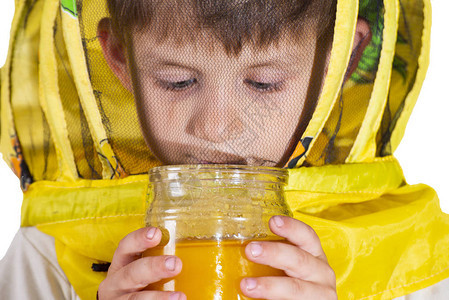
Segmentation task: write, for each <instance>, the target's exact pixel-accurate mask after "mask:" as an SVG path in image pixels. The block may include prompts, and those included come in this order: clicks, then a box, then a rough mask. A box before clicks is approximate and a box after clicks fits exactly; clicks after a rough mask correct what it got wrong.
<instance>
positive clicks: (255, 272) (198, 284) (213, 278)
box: [144, 240, 285, 300]
mask: <svg viewBox="0 0 449 300" xmlns="http://www.w3.org/2000/svg"><path fill="white" fill-rule="evenodd" d="M248 243H249V241H245V242H242V241H238V240H231V241H214V240H204V241H202V240H185V241H177V242H176V244H175V245H173V246H170V245H168V246H165V247H156V248H154V249H149V250H148V251H146V252H145V253H144V256H149V255H151V256H157V255H176V256H178V257H179V258H180V259H181V260H182V264H183V267H182V271H181V273H180V274H179V275H178V276H176V277H175V278H174V279H168V280H164V281H161V282H159V283H155V284H151V285H150V286H148V289H150V290H159V291H180V292H184V293H185V294H186V296H187V299H195V300H201V299H204V300H206V299H207V300H215V299H217V300H218V299H223V300H234V299H249V298H247V297H245V296H243V294H242V292H241V291H240V281H241V280H242V279H243V278H244V277H260V276H285V273H284V272H283V271H281V270H277V269H274V268H271V267H269V266H266V265H261V264H256V263H253V262H251V261H249V260H248V259H247V258H246V255H245V246H246V245H247V244H248Z"/></svg>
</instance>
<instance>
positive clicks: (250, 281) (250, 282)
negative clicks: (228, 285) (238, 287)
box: [246, 278, 257, 291]
mask: <svg viewBox="0 0 449 300" xmlns="http://www.w3.org/2000/svg"><path fill="white" fill-rule="evenodd" d="M256 286H257V280H256V279H254V278H246V289H247V290H248V291H251V290H254V289H255V288H256Z"/></svg>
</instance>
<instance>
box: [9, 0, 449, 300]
mask: <svg viewBox="0 0 449 300" xmlns="http://www.w3.org/2000/svg"><path fill="white" fill-rule="evenodd" d="M379 3H381V4H382V5H379ZM94 12H95V13H94ZM359 15H360V16H363V17H364V18H365V19H367V20H368V21H370V24H371V26H372V32H373V41H372V43H371V45H370V47H368V49H367V50H366V51H365V53H364V58H362V60H361V63H360V64H359V66H358V69H357V71H356V72H355V74H354V75H353V76H352V78H351V80H349V81H346V80H345V74H346V70H347V66H348V63H349V61H350V56H351V51H352V46H353V45H352V42H351V41H352V40H353V36H354V32H355V25H356V21H357V18H358V16H359ZM430 15H431V12H430V3H429V1H428V0H397V1H393V0H391V1H390V0H385V1H384V2H383V3H382V2H381V1H360V3H359V1H357V0H345V1H338V4H337V17H336V24H335V33H334V39H333V48H332V53H331V57H330V64H329V67H328V73H327V77H326V80H325V84H324V86H323V89H322V92H321V96H320V99H319V101H318V104H317V107H316V110H315V112H314V115H313V117H312V119H311V121H310V123H309V125H308V127H307V129H306V131H305V132H304V134H303V138H302V143H299V144H298V145H297V147H296V150H295V151H294V152H293V154H292V155H291V157H290V160H289V162H288V163H287V165H286V167H288V168H289V172H290V180H289V185H288V188H287V197H288V203H289V205H290V207H291V208H292V211H293V212H294V216H295V217H296V218H298V219H300V220H302V221H304V222H306V223H308V224H310V225H311V226H312V227H313V228H314V229H315V230H316V231H317V233H318V235H319V236H320V238H321V241H322V243H323V248H324V250H325V252H326V254H327V256H328V258H329V263H330V264H331V266H332V267H333V268H334V270H335V272H336V274H337V284H338V287H337V291H338V295H339V297H340V298H341V299H363V298H369V299H389V298H393V297H398V296H402V295H405V294H408V293H411V292H413V291H416V290H418V289H421V288H424V287H426V286H429V285H432V284H434V283H436V282H438V281H440V280H442V279H444V278H447V277H449V258H448V256H447V254H446V252H447V249H448V247H449V235H448V232H449V218H448V217H447V215H445V214H443V213H442V212H441V211H440V208H439V203H438V198H437V196H436V194H435V192H434V191H433V190H432V189H431V188H429V187H427V186H424V185H417V186H409V185H407V184H406V182H405V180H404V178H403V174H402V170H401V168H400V166H399V165H398V163H397V161H396V160H395V159H394V158H393V157H392V154H393V152H394V150H395V149H396V148H397V146H398V144H399V141H400V140H401V138H402V136H403V133H404V129H405V125H406V123H407V120H408V118H409V116H410V113H411V110H412V108H413V106H414V104H415V102H416V99H417V96H418V93H419V90H420V88H421V85H422V82H423V80H424V76H425V72H426V69H427V65H428V54H429V38H430V22H431V21H430ZM102 16H107V10H106V4H105V1H102V0H83V1H75V0H61V1H58V0H37V1H36V2H31V1H23V0H16V14H15V18H14V21H13V27H12V28H13V29H12V34H11V37H12V38H11V43H10V51H9V55H8V58H7V62H6V64H5V66H4V67H3V68H2V70H1V71H2V73H1V151H2V153H3V157H4V158H5V160H6V161H7V163H8V164H9V165H10V166H11V168H13V170H14V171H15V172H16V174H17V175H18V176H19V177H20V178H21V182H22V186H23V188H24V190H25V193H24V203H23V206H22V226H37V227H38V228H39V229H40V230H42V231H43V232H45V233H48V234H50V235H52V236H54V237H55V238H56V251H57V256H58V260H59V262H60V264H61V266H62V268H63V270H64V271H65V273H66V274H67V277H68V278H69V280H70V282H71V283H72V284H73V286H74V287H75V290H76V292H77V293H78V294H79V295H80V296H81V297H82V298H83V299H94V298H95V293H96V289H97V287H98V284H99V282H100V281H101V280H102V279H103V278H104V276H105V273H98V272H94V271H92V269H91V266H92V264H93V263H101V262H108V261H111V259H112V255H113V252H114V250H115V248H116V246H117V244H118V242H119V240H120V239H121V238H122V237H123V236H125V235H126V234H127V233H129V232H130V231H132V230H135V229H137V228H139V227H141V226H143V214H144V210H145V204H144V203H145V201H144V200H145V195H146V193H147V191H146V188H147V176H146V175H139V174H145V173H146V171H147V170H148V169H149V168H151V167H153V166H156V165H159V164H160V163H159V162H158V161H157V160H156V158H155V157H154V156H153V155H152V153H151V152H150V151H149V150H148V148H147V147H146V145H145V142H144V139H143V137H142V135H141V133H140V130H139V124H138V121H137V116H136V112H135V107H134V102H133V97H132V95H131V94H130V93H129V92H128V91H127V90H126V89H124V88H123V87H122V86H121V85H120V83H119V81H118V80H117V79H116V78H115V77H114V76H113V74H112V73H111V72H110V71H109V69H108V67H107V65H106V62H105V61H104V59H103V57H102V53H101V49H100V45H99V43H98V40H97V39H96V26H95V24H97V23H98V21H99V19H100V18H101V17H102ZM344 82H346V83H345V84H344ZM106 85H107V86H108V87H109V88H106V87H105V86H106ZM111 86H113V87H114V88H110V87H111ZM112 90H113V91H114V94H111V93H110V92H109V93H108V92H107V91H112ZM117 99H119V100H117ZM124 116H125V117H126V126H125V124H124V122H123V118H124ZM120 120H122V121H120Z"/></svg>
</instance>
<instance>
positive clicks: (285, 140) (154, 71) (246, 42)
mask: <svg viewBox="0 0 449 300" xmlns="http://www.w3.org/2000/svg"><path fill="white" fill-rule="evenodd" d="M139 2H141V1H137V2H136V4H129V5H128V4H125V2H121V1H112V0H111V1H109V2H108V4H109V12H110V14H111V16H110V17H109V18H103V19H102V20H101V21H100V23H99V30H98V37H99V39H100V43H101V45H102V50H103V54H104V57H105V59H106V61H107V62H108V65H109V67H110V68H111V69H112V70H113V72H114V74H115V75H116V77H117V78H118V79H119V80H120V81H121V83H122V86H123V87H124V88H125V89H126V90H127V91H129V92H131V93H132V94H133V95H134V98H135V103H136V107H137V111H138V116H139V119H140V124H141V128H142V132H143V135H144V138H145V140H146V142H147V144H148V146H149V148H150V149H151V151H152V153H153V154H155V155H156V157H157V158H158V159H159V160H160V161H161V162H162V163H164V164H182V163H194V164H195V163H199V164H203V163H226V164H249V165H264V166H281V167H282V166H283V165H284V164H285V163H286V162H287V159H288V158H289V157H290V155H291V154H292V152H293V150H294V147H295V146H296V144H297V143H298V141H299V139H300V137H301V135H302V133H303V131H304V129H305V126H306V125H307V123H308V120H309V119H310V117H311V115H312V113H313V108H314V105H315V103H316V101H317V100H318V96H319V92H320V89H321V86H322V83H323V81H324V76H325V69H326V64H327V57H328V54H329V52H330V48H331V42H332V33H333V23H334V18H335V3H334V1H283V2H282V4H280V3H274V2H273V1H226V2H223V1H166V2H163V3H162V2H160V1H143V2H141V4H138V3H139ZM275 4H276V5H275ZM86 40H87V41H88V40H89V39H88V38H87V37H86ZM86 54H87V56H88V60H89V61H92V60H93V59H101V57H98V58H95V57H94V55H93V54H92V55H91V54H90V53H89V50H88V49H87V51H86ZM97 76H98V75H97ZM94 82H95V80H94ZM102 93H112V92H108V91H100V96H98V97H99V98H101V94H102ZM99 101H100V102H101V100H99ZM108 105H111V104H110V103H108V102H101V105H100V107H101V110H102V114H103V115H104V118H105V119H106V120H110V117H108V115H107V111H111V110H112V109H109V108H108V107H107V106H108ZM107 123H108V124H109V121H108V122H107ZM111 123H112V122H111ZM121 125H122V126H127V125H126V123H125V124H124V123H121ZM108 131H109V132H110V133H111V134H113V133H112V132H111V130H108ZM111 142H112V145H113V146H114V145H115V144H116V143H115V142H114V137H113V136H112V137H111ZM142 154H143V155H145V154H144V153H142ZM144 158H145V157H141V159H144ZM138 160H139V159H138ZM121 162H122V164H123V166H124V167H125V169H126V168H127V165H128V163H127V161H126V160H123V159H121ZM136 171H137V170H136ZM145 171H146V170H145V169H142V170H138V171H137V172H145Z"/></svg>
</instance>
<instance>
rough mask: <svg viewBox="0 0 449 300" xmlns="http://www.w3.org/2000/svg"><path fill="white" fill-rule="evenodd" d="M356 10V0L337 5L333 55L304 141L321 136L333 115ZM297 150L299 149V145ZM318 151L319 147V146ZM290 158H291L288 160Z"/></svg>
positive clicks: (351, 39)
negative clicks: (308, 137)
mask: <svg viewBox="0 0 449 300" xmlns="http://www.w3.org/2000/svg"><path fill="white" fill-rule="evenodd" d="M358 7H359V2H358V1H357V0H351V1H338V4H337V15H336V19H335V34H334V40H333V42H332V53H331V57H330V61H329V69H328V74H327V76H326V80H325V82H324V86H323V90H322V92H321V95H320V99H319V100H318V103H317V107H316V109H315V111H314V113H313V117H312V119H311V120H310V123H309V125H308V126H307V128H306V131H305V132H304V134H303V137H307V136H313V137H318V136H319V135H320V132H321V131H322V130H323V127H324V124H325V123H326V120H327V118H328V117H329V115H330V113H331V111H332V107H333V106H334V105H335V103H336V101H337V99H338V95H339V90H340V87H341V86H342V84H343V81H344V77H345V74H346V67H347V64H348V62H349V59H350V57H351V52H352V44H353V40H354V33H355V28H356V23H357V12H358ZM348 41H349V42H348ZM317 140H318V138H315V139H314V140H312V143H311V145H310V148H309V153H310V152H312V149H313V147H314V145H315V143H316V142H317ZM297 147H301V146H300V145H298V146H297ZM317 147H319V145H318V146H317ZM292 158H293V156H292V157H291V158H290V159H292ZM304 160H305V157H304V158H302V159H301V160H299V161H298V162H297V165H301V164H302V162H303V161H304Z"/></svg>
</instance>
